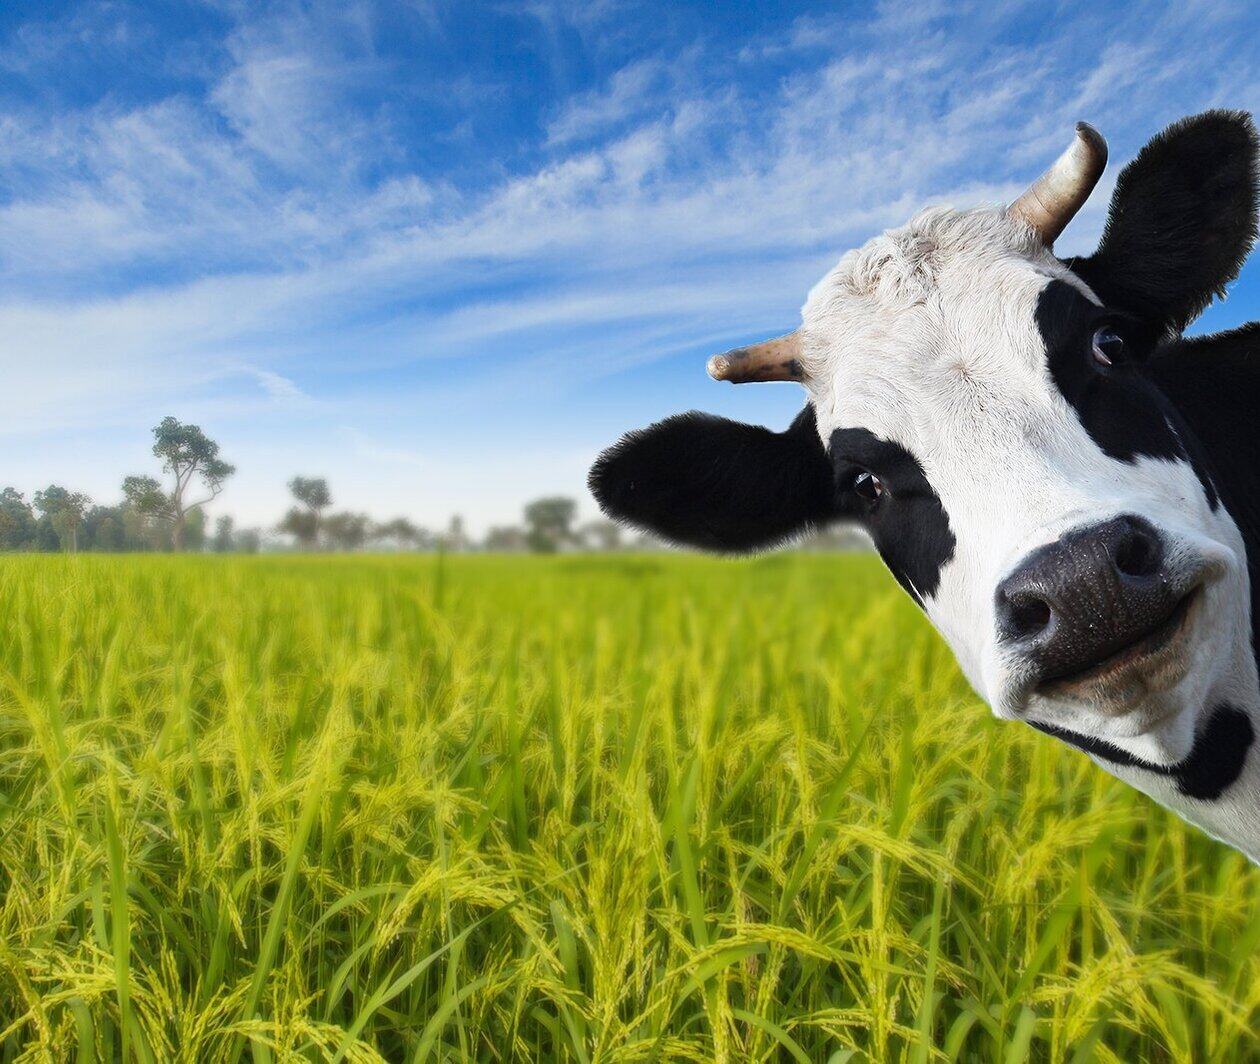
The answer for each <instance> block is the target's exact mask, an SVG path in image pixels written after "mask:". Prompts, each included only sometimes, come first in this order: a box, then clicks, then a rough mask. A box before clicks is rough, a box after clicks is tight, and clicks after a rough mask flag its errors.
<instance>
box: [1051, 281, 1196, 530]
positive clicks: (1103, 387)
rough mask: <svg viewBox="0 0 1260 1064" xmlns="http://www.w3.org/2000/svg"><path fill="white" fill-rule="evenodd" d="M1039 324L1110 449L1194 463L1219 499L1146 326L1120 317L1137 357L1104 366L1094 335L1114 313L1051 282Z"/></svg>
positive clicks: (1068, 390)
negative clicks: (1159, 370) (1162, 383)
mask: <svg viewBox="0 0 1260 1064" xmlns="http://www.w3.org/2000/svg"><path fill="white" fill-rule="evenodd" d="M1036 318H1037V328H1038V329H1039V331H1040V332H1041V338H1042V341H1043V342H1044V343H1045V345H1046V360H1047V364H1048V365H1049V368H1050V375H1051V377H1052V378H1053V379H1054V383H1055V386H1056V387H1057V388H1058V389H1059V392H1060V393H1061V394H1062V395H1063V397H1064V398H1065V399H1066V400H1067V401H1068V403H1069V404H1070V405H1071V407H1072V409H1073V410H1075V411H1076V416H1077V418H1078V419H1079V421H1080V422H1081V425H1082V426H1084V428H1085V431H1086V432H1088V433H1089V435H1090V438H1091V439H1092V440H1093V441H1094V442H1095V443H1096V444H1098V446H1099V448H1100V449H1101V450H1102V451H1103V453H1104V454H1106V455H1108V456H1110V457H1111V458H1115V459H1116V460H1118V461H1121V462H1132V461H1134V460H1135V459H1136V458H1139V457H1143V456H1145V457H1148V458H1162V459H1166V460H1169V461H1183V462H1189V463H1190V466H1191V468H1192V469H1193V470H1194V472H1195V475H1196V476H1197V477H1198V478H1199V483H1200V484H1201V485H1202V486H1203V492H1204V494H1205V495H1206V496H1207V500H1208V503H1209V504H1210V505H1211V507H1212V508H1213V509H1216V507H1217V504H1218V501H1219V500H1218V498H1217V489H1216V483H1215V479H1214V478H1213V476H1212V472H1211V463H1210V462H1209V460H1208V456H1207V453H1206V452H1205V450H1204V448H1203V446H1202V444H1201V443H1200V441H1199V440H1198V439H1197V438H1196V436H1195V433H1194V432H1193V430H1192V429H1191V427H1190V426H1189V425H1187V423H1186V422H1185V420H1184V419H1183V418H1182V417H1181V416H1180V413H1179V411H1178V407H1177V405H1176V403H1174V402H1173V401H1172V400H1171V399H1170V398H1169V397H1168V396H1167V395H1166V394H1165V391H1164V390H1163V389H1162V388H1161V387H1159V384H1158V383H1157V380H1156V378H1155V375H1154V374H1153V371H1152V358H1153V356H1151V354H1150V349H1151V347H1152V346H1153V344H1154V339H1153V337H1152V336H1151V335H1150V334H1149V332H1146V331H1144V330H1143V328H1142V326H1141V324H1140V323H1133V322H1127V323H1126V322H1117V325H1118V329H1119V331H1120V332H1121V334H1122V335H1124V336H1125V337H1126V340H1127V344H1126V346H1127V348H1128V349H1130V355H1129V358H1130V361H1128V362H1126V363H1124V364H1122V365H1116V366H1113V367H1111V368H1108V369H1103V368H1101V367H1099V366H1098V365H1097V363H1095V362H1094V360H1093V357H1092V354H1091V343H1092V339H1093V333H1094V330H1095V329H1096V328H1098V326H1099V325H1101V324H1104V323H1108V322H1113V321H1115V320H1116V319H1115V318H1114V317H1113V312H1111V311H1109V310H1107V309H1104V308H1101V307H1098V306H1096V305H1095V304H1094V303H1091V302H1090V301H1089V300H1088V299H1086V298H1085V297H1084V296H1083V295H1081V293H1080V292H1078V291H1077V290H1076V289H1075V288H1073V287H1072V286H1071V285H1070V284H1067V283H1065V282H1063V281H1051V282H1050V283H1049V284H1048V285H1046V287H1045V288H1044V289H1042V291H1041V295H1040V296H1039V297H1038V299H1037V312H1036Z"/></svg>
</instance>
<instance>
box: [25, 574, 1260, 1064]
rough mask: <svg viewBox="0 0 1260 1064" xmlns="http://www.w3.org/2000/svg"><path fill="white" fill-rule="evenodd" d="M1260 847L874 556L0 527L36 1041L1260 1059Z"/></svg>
mask: <svg viewBox="0 0 1260 1064" xmlns="http://www.w3.org/2000/svg"><path fill="white" fill-rule="evenodd" d="M1257 888H1260V874H1258V870H1257V869H1255V868H1252V867H1251V866H1250V865H1249V864H1248V863H1247V862H1246V861H1245V860H1244V859H1243V858H1242V857H1240V856H1239V855H1238V854H1235V853H1233V852H1231V851H1229V850H1227V849H1225V848H1224V847H1222V846H1220V845H1218V844H1216V843H1213V842H1211V841H1210V840H1208V839H1207V838H1205V837H1203V836H1201V835H1199V834H1197V833H1196V832H1195V831H1194V830H1193V829H1191V828H1189V827H1187V826H1185V825H1183V824H1182V823H1181V822H1180V821H1178V820H1177V819H1175V818H1174V817H1172V816H1170V815H1169V814H1167V813H1165V812H1164V811H1162V810H1160V809H1158V808H1156V807H1155V806H1153V805H1152V804H1151V803H1150V802H1149V801H1148V800H1147V799H1145V798H1143V797H1142V796H1140V795H1139V794H1137V793H1136V792H1135V791H1132V790H1129V789H1127V788H1126V787H1124V786H1123V785H1121V784H1120V783H1118V782H1116V781H1114V780H1112V779H1110V778H1109V777H1107V776H1106V775H1104V774H1103V773H1102V772H1101V771H1099V770H1098V769H1096V768H1095V767H1093V766H1092V765H1091V764H1090V763H1089V762H1088V761H1087V760H1086V759H1085V758H1084V757H1082V756H1081V755H1079V754H1077V753H1075V752H1073V751H1071V750H1068V749H1066V748H1064V747H1060V746H1058V745H1056V744H1055V743H1054V742H1053V741H1052V740H1050V739H1048V738H1046V737H1044V736H1040V735H1038V734H1035V733H1033V732H1032V731H1031V730H1028V729H1024V728H1021V727H1019V726H1016V725H1013V724H999V723H998V722H996V721H994V720H992V719H991V718H990V716H989V714H988V711H987V710H986V709H985V708H984V707H983V706H982V705H981V704H980V703H979V702H978V701H977V699H976V698H975V697H974V695H972V694H971V693H970V691H969V690H968V689H967V687H966V685H965V684H964V682H963V681H962V679H961V678H960V676H959V674H958V672H957V670H956V668H955V666H954V664H953V662H952V660H951V658H950V656H949V654H948V652H947V651H946V650H945V648H944V647H943V645H942V644H941V643H940V641H939V640H938V639H937V637H936V636H935V635H934V634H933V633H932V632H931V631H930V629H929V628H928V626H927V624H926V623H925V622H924V621H923V619H922V618H921V617H920V616H919V615H918V613H917V611H916V610H915V609H914V608H913V606H911V605H910V604H909V602H908V601H907V600H905V599H904V597H903V596H902V595H901V593H900V592H899V591H897V590H896V589H895V586H894V585H893V584H892V582H891V581H890V580H889V579H888V578H887V577H886V576H885V575H884V574H883V573H882V571H881V570H880V569H879V568H878V567H877V565H876V564H875V563H873V562H872V561H871V560H870V559H867V558H862V557H838V558H837V557H818V556H777V557H771V558H766V559H763V560H760V561H755V562H748V563H732V562H716V561H709V560H704V559H695V558H683V557H608V558H595V557H590V558H587V557H573V558H558V559H546V560H531V559H513V558H493V557H488V558H460V559H450V560H447V561H446V562H445V563H442V562H440V561H439V560H437V559H434V558H406V559H402V558H400V559H386V558H381V559H378V558H309V559H302V558H282V559H266V558H263V559H233V560H218V559H208V558H206V559H202V558H184V559H180V558H99V557H93V558H88V557H81V558H38V557H14V558H8V559H0V1060H3V1061H10V1060H18V1059H24V1060H25V1059H32V1060H42V1059H47V1060H55V1061H62V1060H78V1061H91V1060H110V1059H120V1058H126V1059H135V1060H166V1059H182V1060H188V1061H199V1062H200V1061H232V1060H238V1059H241V1060H249V1061H255V1062H259V1061H281V1060H323V1059H330V1060H335V1059H341V1060H348V1061H366V1060H377V1059H382V1058H383V1059H385V1060H389V1061H439V1060H485V1061H498V1060H522V1061H532V1060H564V1061H575V1062H594V1061H613V1060H615V1061H629V1060H660V1059H679V1060H696V1061H710V1060H715V1059H716V1060H729V1061H751V1060H775V1061H778V1060H784V1061H791V1060H797V1061H822V1062H826V1061H833V1062H837V1064H838V1062H843V1061H874V1062H878V1064H883V1062H885V1061H890V1062H895V1061H904V1062H907V1064H911V1062H927V1061H934V1060H983V1061H990V1060H992V1061H1023V1060H1026V1059H1034V1060H1055V1061H1059V1060H1063V1061H1087V1060H1098V1061H1122V1062H1125V1064H1129V1062H1135V1061H1145V1060H1151V1061H1161V1060H1175V1061H1195V1062H1230V1064H1232V1062H1235V1061H1243V1060H1248V1059H1260V1049H1258V1048H1257V1045H1256V1042H1255V1041H1254V1036H1253V1035H1252V1034H1251V1031H1252V1030H1253V1029H1255V1028H1257V1027H1260V890H1258V889H1257Z"/></svg>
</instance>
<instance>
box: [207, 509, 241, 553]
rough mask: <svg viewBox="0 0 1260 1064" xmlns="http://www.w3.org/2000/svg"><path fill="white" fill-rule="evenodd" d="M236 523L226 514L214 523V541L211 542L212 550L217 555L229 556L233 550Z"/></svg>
mask: <svg viewBox="0 0 1260 1064" xmlns="http://www.w3.org/2000/svg"><path fill="white" fill-rule="evenodd" d="M235 524H236V522H235V521H233V520H232V518H231V517H230V516H228V515H227V514H224V515H223V516H222V517H220V518H218V519H217V520H216V521H215V522H214V539H212V540H211V541H210V549H211V550H212V551H214V552H215V553H216V554H227V553H228V552H229V551H231V549H232V529H233V527H234V526H235Z"/></svg>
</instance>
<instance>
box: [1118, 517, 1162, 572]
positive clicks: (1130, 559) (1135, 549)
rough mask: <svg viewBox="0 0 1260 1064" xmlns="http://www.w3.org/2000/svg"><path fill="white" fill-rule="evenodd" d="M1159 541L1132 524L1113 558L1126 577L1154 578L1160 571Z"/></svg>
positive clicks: (1119, 543)
mask: <svg viewBox="0 0 1260 1064" xmlns="http://www.w3.org/2000/svg"><path fill="white" fill-rule="evenodd" d="M1160 554H1161V551H1160V548H1159V541H1158V540H1156V539H1155V538H1154V537H1153V535H1152V534H1151V533H1149V532H1147V531H1146V530H1145V529H1144V528H1142V527H1141V526H1140V525H1136V524H1131V525H1130V526H1129V528H1128V529H1127V530H1126V532H1125V535H1124V536H1123V537H1122V538H1121V539H1120V541H1119V542H1118V543H1117V544H1116V548H1115V553H1114V555H1113V558H1114V560H1115V565H1116V568H1117V569H1118V570H1119V571H1120V572H1121V573H1123V574H1124V575H1125V576H1153V575H1154V574H1155V573H1156V572H1157V571H1158V570H1159V564H1160Z"/></svg>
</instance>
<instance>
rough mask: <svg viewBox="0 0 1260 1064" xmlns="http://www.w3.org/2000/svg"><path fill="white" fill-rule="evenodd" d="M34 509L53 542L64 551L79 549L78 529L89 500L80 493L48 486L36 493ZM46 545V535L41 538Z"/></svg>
mask: <svg viewBox="0 0 1260 1064" xmlns="http://www.w3.org/2000/svg"><path fill="white" fill-rule="evenodd" d="M33 501H34V503H35V509H36V510H38V511H39V515H40V520H39V523H40V525H41V526H44V529H50V530H51V531H52V534H53V537H54V538H53V542H54V543H56V545H58V546H60V547H61V549H62V550H65V551H76V550H78V549H79V528H80V527H81V526H82V524H83V517H84V515H85V514H86V513H87V508H88V506H89V505H90V504H91V500H90V499H89V498H88V497H87V496H86V495H84V494H83V493H82V492H81V491H67V490H66V489H65V488H62V487H59V486H58V485H56V484H49V485H48V487H46V488H45V489H44V490H43V491H37V492H36V493H35V496H34V499H33ZM41 538H42V540H43V542H44V543H48V542H49V540H48V537H47V535H44V536H42V537H41Z"/></svg>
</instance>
